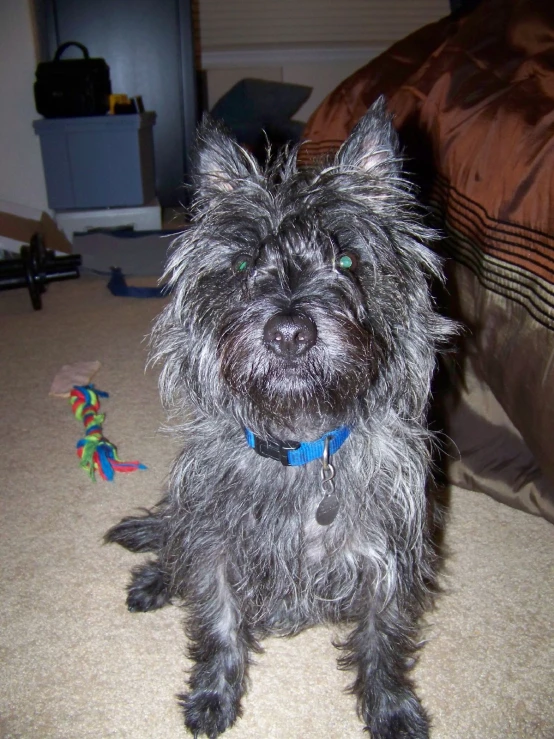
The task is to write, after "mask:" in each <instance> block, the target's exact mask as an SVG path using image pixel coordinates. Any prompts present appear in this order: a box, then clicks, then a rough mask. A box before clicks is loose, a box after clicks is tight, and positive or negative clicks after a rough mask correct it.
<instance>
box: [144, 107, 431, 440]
mask: <svg viewBox="0 0 554 739" xmlns="http://www.w3.org/2000/svg"><path fill="white" fill-rule="evenodd" d="M397 148H398V147H397V141H396V134H395V133H394V130H393V128H392V126H391V123H390V120H389V119H388V117H387V115H386V113H385V109H384V103H383V102H382V101H378V102H377V103H376V104H375V105H374V106H373V107H372V108H371V109H370V110H369V112H368V113H367V115H366V116H365V117H364V118H363V119H362V120H361V121H360V123H359V124H358V126H357V127H356V129H355V130H354V131H353V133H352V134H351V136H350V137H349V139H348V140H347V141H346V143H345V144H344V145H343V146H342V148H341V149H340V151H339V152H338V153H337V155H336V156H335V158H334V159H333V160H332V161H331V162H328V163H326V164H325V165H321V166H320V167H318V168H314V169H310V170H300V169H298V168H297V166H296V152H295V151H292V152H285V153H283V155H282V156H281V157H280V158H278V160H277V162H275V163H274V164H272V165H270V166H267V167H265V168H261V167H260V166H259V165H258V163H257V162H256V161H255V160H254V158H253V157H252V156H250V154H249V153H248V152H246V151H245V150H244V149H242V148H241V147H240V146H239V145H238V144H237V143H236V142H235V141H234V140H233V139H232V138H230V137H229V136H228V135H227V133H225V131H224V130H223V129H222V128H221V127H220V126H219V125H217V124H214V123H213V122H209V121H205V122H204V123H203V124H202V126H201V127H200V129H199V133H198V145H197V153H196V178H195V179H196V195H195V199H194V204H193V222H192V225H191V227H190V228H189V229H187V231H185V233H184V234H183V236H182V237H181V238H180V239H179V241H178V243H177V245H176V249H175V250H174V252H173V254H172V257H171V259H170V262H169V267H168V274H169V278H170V282H171V284H172V287H173V291H174V292H173V298H172V302H171V304H170V305H169V306H168V308H167V310H166V311H165V312H164V314H163V315H162V317H161V318H160V320H159V322H158V326H157V329H156V332H155V346H156V351H157V356H158V357H161V358H162V359H163V362H164V370H163V372H162V390H163V394H164V396H165V397H166V400H175V399H176V397H179V395H180V394H181V393H184V396H185V397H186V399H187V401H188V402H189V403H190V401H191V400H192V402H193V403H194V404H195V405H196V407H197V408H198V409H200V411H201V412H202V413H205V414H211V415H213V414H217V413H220V412H224V413H226V414H228V413H232V414H233V415H234V416H235V417H236V419H237V421H238V422H239V423H242V424H244V425H248V426H249V427H250V428H253V429H255V430H256V429H257V430H258V431H260V432H262V433H263V432H275V431H276V430H278V429H287V430H289V431H293V432H300V431H304V430H306V432H309V431H314V432H315V431H316V430H323V431H325V430H327V429H329V428H332V427H334V426H336V425H337V424H347V425H348V424H352V423H354V422H355V421H356V420H358V419H360V418H367V417H368V416H369V415H370V414H372V415H375V414H377V413H379V412H389V410H391V409H392V410H393V411H394V412H398V413H401V414H405V415H406V416H410V417H414V416H417V415H418V414H421V412H422V410H423V408H424V405H425V402H426V398H427V394H428V384H429V379H430V374H431V371H432V366H433V361H434V359H433V357H434V347H435V343H436V341H437V340H438V339H439V338H440V336H441V335H442V334H443V332H444V326H443V324H442V323H441V321H440V319H439V318H438V317H437V316H436V315H435V314H434V312H433V307H432V303H431V300H430V297H429V292H428V285H427V275H428V274H429V273H434V274H437V273H438V262H437V260H436V258H435V257H434V256H433V255H432V253H431V252H430V251H429V250H428V249H427V247H425V246H424V245H423V244H424V242H425V241H426V240H427V239H428V238H429V236H430V234H429V232H428V231H427V230H426V229H425V228H424V227H423V226H422V224H421V221H420V219H419V217H418V215H417V210H416V208H415V207H414V206H415V201H414V197H413V195H412V194H411V192H410V190H409V188H408V187H407V186H406V182H405V180H404V179H403V177H402V174H401V167H400V162H399V158H398V150H397Z"/></svg>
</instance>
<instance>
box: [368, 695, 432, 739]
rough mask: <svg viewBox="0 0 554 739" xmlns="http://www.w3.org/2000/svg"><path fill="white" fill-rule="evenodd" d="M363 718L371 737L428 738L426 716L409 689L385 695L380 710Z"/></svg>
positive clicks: (387, 738)
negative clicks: (404, 691)
mask: <svg viewBox="0 0 554 739" xmlns="http://www.w3.org/2000/svg"><path fill="white" fill-rule="evenodd" d="M365 718H366V729H367V730H368V731H369V733H370V736H371V739H429V722H428V720H427V716H426V715H425V711H424V710H423V708H422V706H421V703H420V702H419V700H418V699H417V698H416V696H415V695H414V694H413V693H412V692H411V691H406V693H405V694H404V695H402V696H396V695H395V696H391V695H387V696H385V697H384V699H383V700H382V701H381V705H380V710H378V711H376V712H374V713H373V715H370V716H366V717H365Z"/></svg>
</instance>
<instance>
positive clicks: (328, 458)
mask: <svg viewBox="0 0 554 739" xmlns="http://www.w3.org/2000/svg"><path fill="white" fill-rule="evenodd" d="M296 159H297V150H295V149H292V150H290V151H285V152H284V153H282V154H281V155H280V156H278V157H277V158H276V159H274V160H273V161H272V162H271V163H269V164H267V165H263V166H262V165H260V164H259V163H258V162H257V161H256V160H255V159H254V158H253V157H252V156H251V155H250V154H249V153H248V152H247V151H245V150H244V149H243V148H241V147H240V146H239V145H238V144H237V143H236V142H235V141H234V140H233V139H232V138H231V137H230V136H229V135H227V133H226V132H225V131H224V130H223V128H222V127H221V126H220V125H219V124H217V123H215V122H213V121H209V120H205V121H203V123H202V124H201V126H200V128H199V132H198V139H197V150H196V155H195V180H194V183H195V195H194V199H193V204H192V214H193V215H192V222H191V226H190V228H189V229H188V230H187V231H185V233H184V234H183V235H182V236H181V237H179V239H178V242H177V245H176V247H175V249H174V250H173V252H172V254H171V256H170V259H169V263H168V270H167V274H168V278H169V284H170V286H171V291H172V297H171V300H170V301H169V303H168V305H167V306H166V308H165V309H164V310H163V312H162V314H161V316H160V317H159V319H158V320H157V323H156V325H155V328H154V330H153V336H152V346H153V352H152V353H153V358H154V361H157V362H160V364H161V367H162V369H161V374H160V390H161V396H162V399H163V400H164V402H165V404H166V406H167V408H168V411H169V414H170V416H171V418H172V419H173V428H174V431H175V433H176V434H178V435H179V436H180V438H181V439H182V441H181V447H182V451H181V452H180V454H179V455H178V457H177V459H176V460H175V462H174V464H173V467H172V470H171V473H170V476H169V481H168V486H167V493H166V495H165V497H164V498H163V500H162V501H161V502H160V503H159V504H158V505H156V506H155V507H154V508H152V509H151V510H149V511H143V512H141V513H140V515H137V516H132V517H128V518H125V519H123V520H122V521H121V523H119V524H118V525H116V526H115V527H113V528H112V529H111V530H110V531H109V532H108V533H107V535H106V540H107V541H108V542H117V543H119V544H121V545H123V546H124V547H126V548H127V549H130V550H131V551H135V552H152V553H153V554H154V555H155V556H154V557H153V558H152V559H150V560H148V561H147V562H146V563H144V564H142V565H140V566H139V567H138V568H136V569H135V570H133V573H132V580H131V583H130V585H129V588H128V596H127V605H128V608H129V609H130V610H131V611H150V610H154V609H157V608H160V607H162V606H164V605H165V604H166V603H169V602H176V603H179V604H182V605H183V606H184V607H185V613H186V631H187V636H188V643H189V656H190V658H191V660H192V668H191V672H190V679H189V684H188V688H187V691H186V693H184V694H183V695H180V696H179V700H180V703H181V704H182V707H183V710H184V720H185V725H186V727H187V728H188V729H189V731H190V732H191V733H192V734H193V735H194V736H195V737H198V736H201V735H206V736H208V737H209V738H210V739H214V738H215V737H218V736H219V735H220V734H221V733H222V732H224V731H225V730H226V729H227V728H228V727H230V726H231V725H232V724H233V723H234V722H235V720H236V719H237V717H239V716H240V714H241V697H242V696H243V694H244V692H245V688H246V683H247V670H248V665H249V662H250V661H251V656H252V653H254V652H257V651H258V650H260V649H261V647H260V641H261V640H262V639H263V638H264V637H265V636H267V635H270V634H278V635H293V634H295V633H297V632H298V631H299V630H301V629H303V628H305V627H309V626H312V625H314V624H319V623H322V622H327V623H332V624H338V623H339V622H344V621H346V622H347V623H349V624H350V626H351V630H350V632H349V636H347V637H346V638H345V639H344V640H343V642H342V643H340V644H339V645H338V646H339V648H340V650H341V656H340V659H339V665H340V666H341V667H342V668H348V669H351V670H353V671H354V674H355V677H354V681H353V684H352V686H351V690H352V692H353V693H354V694H355V695H356V696H357V701H358V709H359V715H360V717H361V720H362V721H363V724H364V727H365V728H366V730H367V731H368V732H369V733H370V735H371V736H372V738H373V739H424V738H426V737H428V732H429V720H428V717H427V715H426V712H425V710H424V709H423V707H422V705H421V703H420V701H419V700H418V698H417V697H416V695H415V693H414V689H413V684H412V681H411V679H410V675H409V671H410V668H411V666H412V664H413V661H414V656H415V653H416V650H417V647H418V621H419V618H420V616H421V615H422V613H423V611H424V609H425V608H426V607H427V605H428V603H429V598H430V592H431V589H430V583H432V581H433V571H434V561H435V553H434V548H433V545H432V537H431V528H432V521H433V517H432V513H431V511H432V506H430V503H429V498H428V495H427V493H426V487H427V483H428V479H429V467H430V454H431V447H432V443H431V435H430V433H429V431H428V428H427V424H426V414H427V408H428V400H429V395H430V383H431V378H432V375H433V371H434V366H435V362H436V354H437V349H438V348H439V346H440V345H441V344H442V343H443V342H444V341H445V340H446V338H447V336H448V334H449V332H450V326H449V324H448V322H447V321H446V320H445V319H443V318H442V317H441V316H440V315H439V314H438V312H437V311H436V310H435V306H434V301H433V299H432V297H431V291H430V280H432V279H434V278H437V277H440V274H441V266H440V263H439V260H438V258H437V257H436V256H435V255H434V253H433V252H432V251H431V249H430V248H429V246H428V243H429V240H430V239H431V238H433V233H432V232H430V231H429V230H428V228H427V227H426V226H425V225H424V219H422V217H421V215H420V212H419V209H418V207H417V204H416V198H415V195H414V193H413V191H412V188H411V187H410V186H409V185H408V184H407V182H406V178H405V177H404V175H403V173H402V162H401V158H400V155H399V146H398V141H397V137H396V134H395V132H394V129H393V127H392V125H391V121H390V119H389V117H388V115H387V113H386V109H385V103H384V101H383V100H382V99H380V100H378V101H377V102H376V103H375V104H374V105H373V106H372V107H371V108H370V109H369V110H368V112H367V114H366V115H365V116H364V117H363V119H362V120H361V121H360V122H359V124H358V125H357V126H356V128H355V129H354V131H353V132H352V134H351V135H350V137H349V138H348V140H347V141H346V142H345V143H344V144H343V146H342V147H341V148H340V150H339V151H338V153H337V154H336V155H335V156H334V158H332V159H330V160H329V161H328V162H327V163H325V164H320V165H318V166H317V167H313V168H300V167H299V166H297V162H296Z"/></svg>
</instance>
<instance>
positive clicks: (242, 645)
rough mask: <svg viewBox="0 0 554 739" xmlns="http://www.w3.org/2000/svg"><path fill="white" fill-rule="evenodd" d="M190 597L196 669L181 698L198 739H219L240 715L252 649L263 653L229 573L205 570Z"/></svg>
mask: <svg viewBox="0 0 554 739" xmlns="http://www.w3.org/2000/svg"><path fill="white" fill-rule="evenodd" d="M194 590H195V591H196V592H195V593H194V594H193V595H191V596H190V598H189V597H187V601H188V602H189V603H190V618H189V620H188V623H187V633H188V637H189V642H190V646H189V656H190V658H191V659H192V660H193V662H194V665H193V667H192V670H191V676H190V680H189V692H188V693H187V694H184V695H181V696H180V702H181V705H182V706H183V709H184V714H185V724H186V726H187V727H188V729H189V730H190V731H191V732H192V734H193V735H194V736H195V737H198V736H201V735H203V734H205V735H207V736H208V737H209V738H210V739H215V737H217V736H219V735H220V734H221V733H222V732H224V731H225V729H227V728H228V727H229V726H231V725H232V724H233V723H234V722H235V720H236V719H237V718H238V716H240V714H241V708H240V701H241V698H242V695H243V694H244V692H245V689H246V672H247V667H248V663H249V659H248V651H249V649H259V647H258V646H257V644H256V643H255V641H254V639H253V637H252V636H251V634H250V632H249V630H248V628H247V626H246V624H245V622H244V620H243V618H242V617H241V613H240V609H239V607H238V604H237V602H236V600H235V597H234V595H233V593H232V592H231V588H230V586H229V584H228V582H227V579H226V576H225V573H224V568H223V567H221V568H220V569H219V571H218V570H217V569H216V570H215V571H214V570H213V569H211V570H210V568H209V566H208V565H206V567H205V571H204V576H203V580H202V582H199V583H196V587H194Z"/></svg>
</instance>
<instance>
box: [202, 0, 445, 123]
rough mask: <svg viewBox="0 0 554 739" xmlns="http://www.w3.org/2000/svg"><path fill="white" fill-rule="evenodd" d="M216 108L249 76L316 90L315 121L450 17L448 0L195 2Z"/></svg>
mask: <svg viewBox="0 0 554 739" xmlns="http://www.w3.org/2000/svg"><path fill="white" fill-rule="evenodd" d="M195 2H196V4H195V5H194V7H195V9H196V20H197V28H198V40H199V46H200V49H201V54H200V58H201V66H202V68H203V69H204V70H206V73H207V75H206V77H207V87H208V104H209V107H212V106H213V104H214V103H215V102H216V101H217V100H218V99H219V98H220V97H221V95H223V94H224V93H225V92H227V90H229V89H230V88H231V87H232V85H233V84H234V83H235V82H238V81H239V80H240V79H242V78H244V77H256V78H259V79H270V80H276V81H281V82H293V83H298V84H303V85H308V86H310V87H313V92H312V95H311V97H310V99H309V100H308V101H307V103H306V104H305V105H304V106H303V107H302V108H301V109H300V111H299V112H298V113H297V114H296V115H295V118H296V119H297V120H301V121H307V119H308V117H309V116H310V114H311V113H312V112H313V110H314V109H315V108H316V107H317V106H318V105H319V103H320V102H321V101H322V100H323V99H324V97H326V96H327V95H328V94H329V93H330V92H331V91H332V90H333V89H334V88H335V87H336V86H337V85H338V84H339V83H340V82H341V81H342V80H343V79H345V78H346V77H348V76H349V75H350V74H352V73H353V72H355V71H356V70H357V69H359V68H360V67H362V66H363V65H364V64H367V62H369V61H370V60H371V59H372V58H374V57H375V56H377V55H378V54H379V53H381V52H382V51H384V50H385V49H386V48H388V46H390V44H391V43H393V42H394V41H397V40H398V39H401V38H403V37H404V36H406V35H407V34H408V33H411V32H412V31H414V30H416V29H417V28H420V27H421V26H423V25H425V24H426V23H430V22H432V21H435V20H438V19H439V18H441V17H443V16H445V15H448V13H449V12H450V9H449V3H448V0H271V2H268V1H267V0H195Z"/></svg>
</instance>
